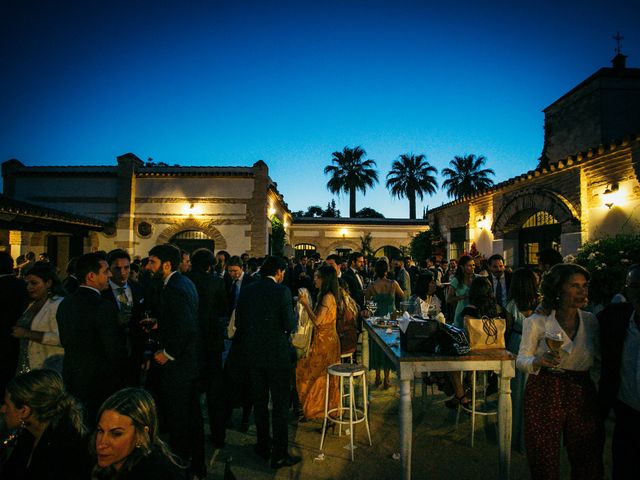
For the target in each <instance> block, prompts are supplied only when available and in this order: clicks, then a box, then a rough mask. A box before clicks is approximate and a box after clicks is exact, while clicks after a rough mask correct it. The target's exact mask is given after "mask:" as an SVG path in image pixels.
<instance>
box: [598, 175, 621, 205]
mask: <svg viewBox="0 0 640 480" xmlns="http://www.w3.org/2000/svg"><path fill="white" fill-rule="evenodd" d="M619 189H620V185H618V182H614V183H612V184H610V185H607V188H605V190H604V192H603V193H602V194H603V195H607V197H606V198H605V199H604V204H605V206H606V207H607V208H608V209H609V210H611V208H612V207H613V206H614V205H615V201H614V200H615V199H614V198H613V197H612V195H611V194H612V193H614V192H617V191H618V190H619Z"/></svg>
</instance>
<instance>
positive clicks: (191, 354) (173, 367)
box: [153, 272, 201, 388]
mask: <svg viewBox="0 0 640 480" xmlns="http://www.w3.org/2000/svg"><path fill="white" fill-rule="evenodd" d="M159 302H160V303H159V307H160V308H159V310H158V340H159V343H160V348H161V349H164V350H165V352H166V353H168V354H169V355H171V356H172V357H173V358H175V360H169V361H168V362H167V363H165V364H164V365H158V364H154V366H153V368H154V369H156V371H157V372H158V376H159V378H160V382H161V384H162V387H163V388H171V387H172V386H175V385H180V386H187V385H189V384H191V383H193V382H195V380H196V379H197V377H198V373H199V367H198V350H199V348H200V347H199V345H198V342H200V341H201V339H200V329H199V327H198V292H197V291H196V287H195V285H194V284H193V282H192V281H191V280H189V279H188V278H187V277H185V276H184V275H182V274H181V273H180V272H176V273H174V274H173V275H172V276H171V278H170V279H169V282H168V283H167V285H166V286H165V287H164V288H163V289H162V292H161V295H160V299H159Z"/></svg>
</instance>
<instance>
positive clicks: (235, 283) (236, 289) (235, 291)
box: [233, 280, 240, 308]
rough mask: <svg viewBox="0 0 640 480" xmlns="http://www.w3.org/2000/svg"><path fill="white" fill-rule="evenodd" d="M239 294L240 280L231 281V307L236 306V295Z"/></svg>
mask: <svg viewBox="0 0 640 480" xmlns="http://www.w3.org/2000/svg"><path fill="white" fill-rule="evenodd" d="M239 295H240V282H239V281H238V280H234V281H233V308H236V307H237V306H238V296H239Z"/></svg>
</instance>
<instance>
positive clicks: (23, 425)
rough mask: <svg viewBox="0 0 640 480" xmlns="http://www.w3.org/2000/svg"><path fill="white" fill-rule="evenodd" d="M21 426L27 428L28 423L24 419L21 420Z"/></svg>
mask: <svg viewBox="0 0 640 480" xmlns="http://www.w3.org/2000/svg"><path fill="white" fill-rule="evenodd" d="M20 428H27V423H26V422H25V421H24V420H20Z"/></svg>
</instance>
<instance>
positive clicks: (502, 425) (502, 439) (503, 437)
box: [498, 367, 511, 480]
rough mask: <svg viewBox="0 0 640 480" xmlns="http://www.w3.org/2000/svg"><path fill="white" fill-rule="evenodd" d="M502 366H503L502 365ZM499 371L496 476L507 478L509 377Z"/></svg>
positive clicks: (509, 410)
mask: <svg viewBox="0 0 640 480" xmlns="http://www.w3.org/2000/svg"><path fill="white" fill-rule="evenodd" d="M503 368H504V367H503ZM504 373H505V372H500V393H499V397H498V449H499V455H500V458H499V464H498V478H499V479H500V480H509V470H510V466H511V378H510V377H508V376H505V375H504Z"/></svg>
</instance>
